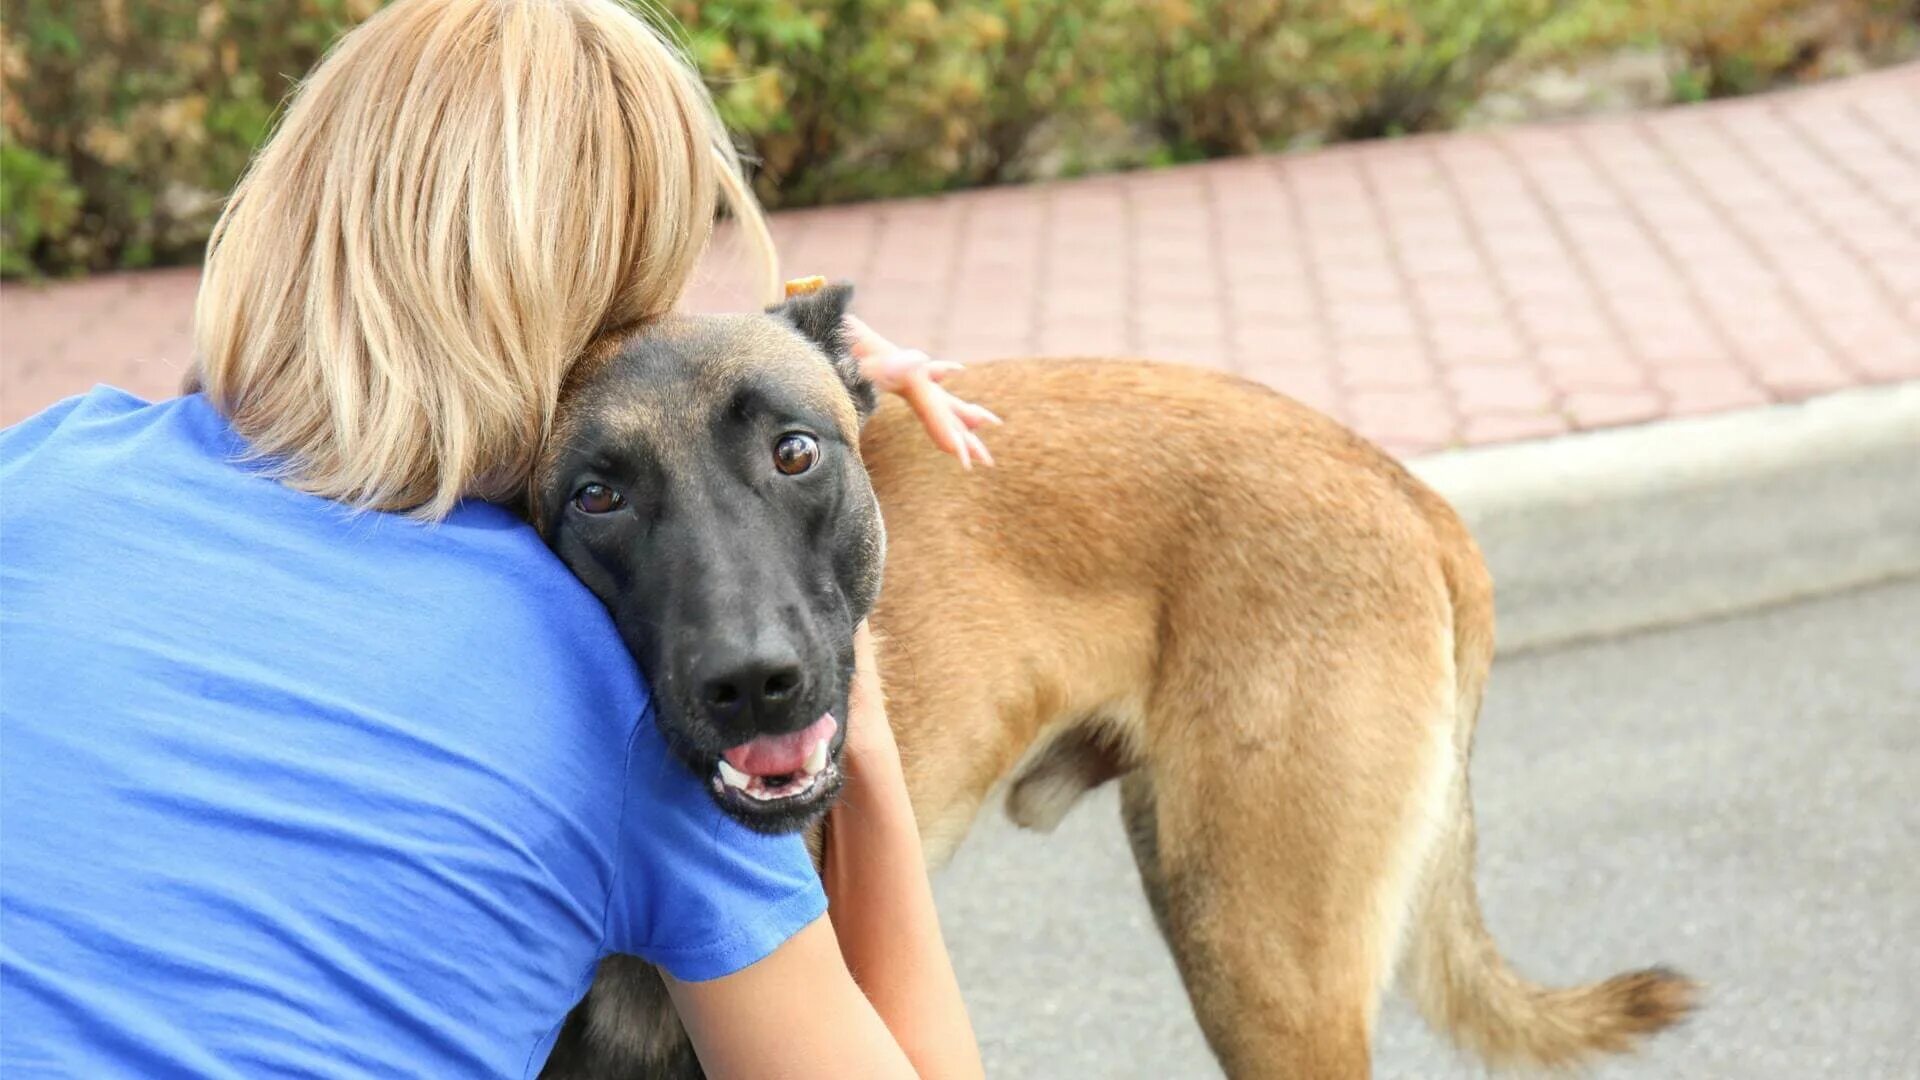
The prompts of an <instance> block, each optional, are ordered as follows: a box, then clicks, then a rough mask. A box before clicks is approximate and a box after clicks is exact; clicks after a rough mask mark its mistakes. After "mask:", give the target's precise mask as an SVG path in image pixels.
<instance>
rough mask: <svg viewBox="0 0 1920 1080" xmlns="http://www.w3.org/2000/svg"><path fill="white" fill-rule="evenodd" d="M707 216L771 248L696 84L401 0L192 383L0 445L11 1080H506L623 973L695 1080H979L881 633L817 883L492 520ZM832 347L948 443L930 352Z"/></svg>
mask: <svg viewBox="0 0 1920 1080" xmlns="http://www.w3.org/2000/svg"><path fill="white" fill-rule="evenodd" d="M722 194H724V195H725V196H726V197H727V198H728V200H729V201H730V202H731V204H732V207H733V210H734V212H735V214H736V216H737V217H738V218H739V219H740V220H741V223H742V225H743V227H744V231H745V232H746V234H747V235H748V236H749V237H752V238H756V239H758V240H759V241H760V243H761V246H762V247H763V248H764V246H765V239H766V233H765V229H764V225H763V224H762V222H761V218H760V216H759V213H758V211H757V209H756V208H755V207H754V206H753V203H752V200H751V198H750V197H749V196H748V195H747V194H746V191H745V189H744V187H743V186H742V185H741V182H740V179H739V177H738V174H737V172H736V168H735V163H734V161H733V158H732V156H731V153H730V151H729V150H728V145H727V142H726V139H725V135H724V132H723V131H722V130H721V129H720V126H719V124H718V122H717V120H716V119H715V116H714V113H713V111H712V106H711V103H710V102H709V101H708V99H707V97H706V96H705V93H704V91H703V90H702V88H701V86H700V83H699V81H698V79H697V77H696V76H695V75H694V74H693V73H692V72H690V71H689V70H688V69H687V68H686V67H685V66H684V65H683V63H682V62H681V61H680V59H679V58H678V57H677V56H676V55H675V54H674V53H673V52H672V50H670V49H669V48H667V47H665V46H664V45H663V44H662V43H661V41H660V40H659V39H658V38H657V37H656V36H655V35H654V34H653V33H652V32H650V31H649V30H648V29H647V28H646V26H645V25H644V24H643V23H641V22H640V21H639V20H637V19H636V18H635V17H634V16H633V15H632V14H630V13H629V12H628V11H627V10H626V9H624V8H623V7H621V6H619V5H618V4H617V3H615V2H613V0H399V2H398V3H395V4H394V5H392V6H391V7H389V8H387V9H386V10H385V11H383V12H381V13H380V14H378V15H376V16H375V17H374V18H372V19H371V20H369V21H368V22H367V23H366V24H365V25H363V26H362V27H360V28H359V29H358V30H356V31H354V32H353V33H351V34H349V35H347V37H346V38H345V39H343V40H342V41H341V43H340V44H339V45H338V46H337V47H336V49H335V50H334V52H333V53H332V54H331V55H330V56H329V57H328V59H327V60H326V61H325V62H323V63H322V64H321V66H320V67H319V69H318V70H316V71H315V72H314V74H313V75H312V77H311V78H310V79H309V80H308V81H307V82H306V84H305V85H304V86H303V87H302V88H301V90H300V92H299V93H298V95H297V96H296V97H295V99H294V101H293V103H292V105H291V107H290V109H289V111H288V113H287V115H286V117H285V120H284V123H283V124H282V125H281V127H280V129H279V130H278V132H277V133H276V135H275V136H274V137H273V139H272V141H271V142H270V143H269V144H268V145H267V146H266V147H265V148H263V149H262V151H261V152H260V154H259V156H258V158H257V159H256V160H255V162H254V164H253V166H252V168H251V169H250V171H249V173H248V175H247V177H246V178H245V179H244V180H243V181H242V182H241V184H240V185H239V187H238V189H237V190H236V192H235V193H234V197H233V200H232V202H231V204H230V205H229V207H228V209H227V211H226V214H225V216H224V217H223V218H222V220H221V222H220V225H219V227H218V229H217V231H216V234H215V237H214V239H213V242H212V245H211V247H210V249H209V252H208V257H207V265H206V272H205V278H204V282H203V285H202V291H201V296H200V302H199V309H198V312H197V324H198V329H197V333H198V336H199V351H200V357H199V364H200V366H199V370H198V371H197V373H196V376H197V379H198V382H199V384H200V385H201V386H203V387H204V392H203V393H197V394H189V395H187V396H185V397H182V398H180V399H177V400H174V401H170V402H164V403H160V404H152V405H149V404H147V403H144V402H141V401H138V400H135V399H133V398H131V397H129V396H127V395H124V394H120V393H118V392H115V391H110V390H104V389H103V390H96V391H95V392H94V393H92V394H90V395H88V396H86V397H84V398H77V399H73V400H69V401H66V402H63V403H61V404H59V405H56V406H54V407H53V408H52V409H49V410H48V411H47V412H45V413H42V414H41V415H39V416H37V417H35V418H33V419H31V420H29V421H27V422H25V423H23V424H21V425H19V426H17V427H15V428H13V429H10V430H8V431H6V432H5V433H4V434H0V484H4V486H5V490H6V498H5V500H4V509H0V531H3V532H4V535H5V554H4V559H3V560H0V591H3V592H4V596H5V605H4V612H3V613H0V655H3V656H4V663H5V671H4V686H5V689H4V693H3V694H0V739H3V740H4V744H5V758H4V762H5V764H4V769H5V776H4V784H0V830H4V834H3V835H0V918H3V919H4V923H3V924H0V969H3V974H4V980H3V982H0V1014H4V1015H5V1017H6V1023H5V1030H4V1035H3V1036H0V1073H4V1074H5V1075H7V1076H34V1075H43V1074H59V1075H87V1076H165V1075H196V1076H216V1077H218V1076H233V1077H252V1076H267V1075H287V1074H295V1073H304V1074H316V1075H359V1074H371V1073H379V1074H383V1075H390V1074H393V1073H400V1074H404V1075H420V1076H487V1075H501V1076H504V1075H520V1076H525V1075H532V1074H533V1073H535V1072H536V1071H537V1070H538V1069H539V1067H540V1064H541V1062H542V1061H543V1060H544V1059H545V1057H546V1054H547V1051H548V1049H549V1048H550V1047H551V1045H552V1043H553V1039H554V1037H555V1034H556V1033H557V1031H558V1030H559V1027H560V1024H561V1021H562V1019H563V1017H564V1016H565V1014H566V1012H567V1010H568V1008H569V1007H570V1006H571V1005H572V1004H573V1003H574V1002H575V1001H576V1000H577V999H578V998H579V996H580V995H581V993H582V992H583V991H584V990H585V988H586V986H587V983H588V980H589V978H590V977H591V975H592V972H593V970H594V966H595V964H596V963H597V961H598V960H599V959H600V958H601V957H602V956H605V955H607V954H609V953H613V952H626V953H632V954H637V955H639V956H641V957H643V958H646V959H648V960H650V961H652V962H654V963H656V964H658V965H659V966H660V967H662V968H663V969H664V970H665V971H666V972H667V973H668V976H669V982H670V986H671V989H672V992H673V995H674V999H675V1001H676V1003H677V1004H678V1007H679V1009H680V1010H681V1014H682V1017H683V1019H684V1020H685V1021H686V1024H687V1027H688V1029H689V1030H690V1032H691V1033H692V1035H693V1038H694V1041H695V1044H696V1047H697V1049H698V1052H699V1054H700V1056H701V1058H702V1060H703V1062H704V1064H705V1065H706V1066H707V1068H708V1070H709V1071H710V1072H711V1073H713V1074H715V1075H785V1076H813V1075H818V1076H825V1075H834V1076H841V1075H874V1076H885V1075H902V1076H904V1075H910V1074H912V1073H914V1072H918V1073H920V1074H922V1075H943V1076H946V1075H952V1076H962V1075H976V1074H978V1073H979V1071H980V1066H979V1059H978V1053H977V1050H976V1048H975V1046H974V1043H973V1037H972V1033H971V1030H970V1029H969V1027H968V1024H967V1020H966V1015H965V1012H964V1009H963V1008H962V1005H961V1002H960V998H959V995H958V992H957V990H956V988H955V984H954V979H953V972H952V968H951V965H950V963H949V961H948V959H947V957H946V953H945V950H944V947H943V945H942V943H941V940H940V935H939V930H938V926H937V924H936V923H935V921H934V916H933V908H932V902H931V898H930V893H929V890H928V886H927V881H926V878H925V875H924V873H923V871H922V869H921V863H920V852H919V846H918V840H917V837H916V834H915V831H914V828H913V820H912V813H911V810H910V809H909V808H908V806H907V804H906V797H905V790H904V786H903V784H902V781H901V777H900V769H899V761H898V757H897V754H896V752H895V751H894V749H893V747H892V743H891V739H890V736H889V734H888V731H887V727H886V722H885V717H884V713H883V712H882V711H881V709H882V707H881V701H880V698H879V694H878V692H877V684H876V682H875V679H874V676H873V672H872V661H871V650H870V648H868V649H867V650H866V652H865V660H864V667H863V669H862V673H861V676H860V678H859V680H858V693H857V698H856V704H855V706H854V711H855V715H854V716H853V717H851V719H850V724H849V729H850V732H852V733H857V734H858V735H859V736H860V738H859V739H858V740H857V741H856V742H855V743H853V744H852V745H851V746H850V748H849V754H850V758H849V765H850V768H849V772H850V776H851V779H850V784H851V785H853V786H854V789H853V791H851V792H850V794H849V800H848V801H849V802H852V803H856V804H857V805H858V806H859V810H860V812H859V813H858V814H856V815H849V816H846V817H845V818H844V819H836V821H835V823H834V828H833V830H832V837H833V841H832V843H833V849H832V851H830V852H829V855H828V859H827V864H826V873H825V875H824V876H825V893H824V894H823V891H822V885H821V881H820V879H819V877H817V876H816V875H815V873H814V872H813V868H812V865H811V863H810V861H809V859H808V856H807V853H806V851H805V850H804V849H803V847H802V845H801V842H800V841H799V840H798V839H795V838H768V837H762V836H757V835H753V834H751V833H748V832H747V831H745V830H744V829H742V828H741V827H739V826H738V825H736V824H734V823H733V822H731V820H730V819H728V818H726V817H724V816H723V815H721V814H720V813H719V812H718V811H717V810H716V809H715V808H714V806H713V805H712V803H711V801H710V800H709V799H708V798H707V796H706V794H705V793H704V792H703V791H702V790H700V786H699V784H698V783H697V782H696V781H695V780H694V779H693V778H692V777H691V776H690V775H689V774H688V773H687V772H686V770H684V769H682V768H680V767H678V766H677V765H675V764H674V763H673V762H672V761H671V759H669V758H668V757H667V756H666V754H665V748H664V746H663V745H662V744H661V741H660V737H659V735H658V734H657V733H656V732H655V730H654V729H653V726H652V724H651V722H650V720H649V719H647V717H646V692H645V689H644V687H643V686H641V684H640V682H639V679H638V676H637V675H636V674H635V672H634V669H633V665H632V663H631V661H630V659H629V657H628V656H627V655H626V653H625V651H624V650H623V649H622V647H621V645H620V642H619V641H618V639H617V637H616V635H615V633H614V631H613V629H612V627H611V625H610V623H609V620H608V619H607V617H606V616H605V613H604V612H603V611H602V610H601V609H600V608H599V607H598V605H597V604H595V603H594V602H593V600H592V599H591V598H590V596H589V595H588V594H587V593H586V592H585V591H584V589H583V588H581V587H580V586H579V585H578V584H577V583H576V582H574V581H573V579H572V578H570V577H568V576H567V575H566V574H565V573H564V571H563V570H562V569H561V567H560V566H559V564H558V562H557V561H556V560H554V559H553V558H552V557H551V556H550V555H549V554H548V553H547V552H546V551H545V550H544V549H543V548H542V547H541V546H540V544H539V542H538V541H537V539H536V538H535V536H534V535H533V533H532V532H531V531H530V530H529V529H528V528H527V527H525V526H524V525H523V524H521V523H520V522H518V521H517V520H516V519H514V518H513V517H512V516H511V515H510V514H509V513H508V512H507V511H506V510H504V509H502V508H501V507H500V506H498V505H496V504H495V503H496V502H497V501H500V500H506V499H508V498H510V497H511V496H513V495H514V494H515V493H516V492H517V491H519V490H520V488H521V487H522V486H523V485H524V483H525V480H526V473H527V470H528V467H529V463H530V462H531V461H532V460H533V458H534V455H535V454H536V453H537V451H538V448H539V445H540V442H541V440H542V439H543V438H544V437H545V436H546V433H547V429H548V424H549V421H550V418H551V417H552V414H553V410H554V403H555V400H556V398H557V396H558V394H559V390H560V386H561V383H562V381H563V380H564V378H565V377H566V372H567V367H568V364H569V363H570V362H571V361H572V360H573V359H574V358H576V357H578V356H579V355H581V354H582V353H583V352H584V351H585V350H586V348H587V347H588V345H589V343H590V342H591V341H592V340H593V339H595V338H596V337H598V336H600V335H602V334H606V333H609V332H614V331H616V330H618V329H620V328H621V327H625V326H630V325H632V324H635V323H639V322H642V321H644V320H647V319H649V318H652V317H655V316H658V315H660V314H661V313H663V312H665V311H667V310H668V309H669V308H670V307H672V305H673V304H674V303H675V301H676V299H677V298H678V297H679V295H680V293H681V291H682V288H683V287H684V285H685V283H686V281H687V278H688V276H689V274H690V272H691V270H692V268H693V265H694V262H695V260H696V258H697V257H698V255H699V254H700V252H701V250H702V248H703V246H704V244H705V242H706V240H707V237H708V233H709V230H710V226H711V221H712V216H713V213H714V211H715V208H716V202H717V200H718V199H719V198H720V196H721V195H722ZM770 263H771V260H770V259H769V267H768V279H769V281H772V280H774V275H773V274H772V267H771V265H770ZM861 343H862V351H863V353H864V354H865V356H866V361H867V362H868V363H869V364H870V366H871V368H872V370H873V371H874V372H875V373H876V374H878V375H880V376H882V377H883V378H884V379H886V380H887V381H888V383H889V385H890V386H891V387H893V388H895V389H898V390H901V391H902V392H905V393H908V394H909V396H910V397H911V398H912V400H913V401H914V402H915V404H916V405H917V406H918V407H919V408H920V409H921V411H922V415H923V417H924V418H925V419H926V420H927V422H928V424H929V428H930V430H932V431H933V432H934V434H935V436H936V437H937V438H939V439H940V440H942V442H943V444H944V445H948V446H949V447H950V448H953V449H955V450H956V451H957V452H959V453H961V454H963V455H965V454H967V453H968V452H969V450H971V451H972V452H973V453H978V452H980V451H981V450H983V448H982V447H980V446H979V445H978V443H977V441H975V440H974V439H973V436H972V435H971V434H970V433H969V432H968V430H967V429H968V427H969V425H976V424H978V423H980V422H983V421H984V420H986V419H987V417H986V416H985V414H984V413H982V412H980V411H978V410H975V409H971V408H969V407H967V406H965V405H964V403H959V402H956V401H954V400H953V399H951V398H948V397H946V396H945V395H944V393H943V392H941V391H940V390H939V389H938V387H937V386H936V385H934V383H935V380H936V379H937V377H938V374H939V371H940V370H941V369H940V368H938V367H936V366H933V365H930V364H928V363H926V362H924V360H923V359H921V358H917V357H915V356H913V355H909V354H900V353H898V352H896V351H894V350H892V349H891V348H890V347H889V346H887V345H886V343H885V342H884V341H881V340H880V339H878V338H877V336H873V335H871V334H870V333H869V334H867V335H866V336H864V337H863V338H862V342H861ZM488 500H494V501H495V502H489V501H488ZM828 897H831V899H832V908H833V913H834V917H833V919H832V920H829V919H827V918H826V917H824V915H823V912H824V911H825V910H826V908H827V900H828Z"/></svg>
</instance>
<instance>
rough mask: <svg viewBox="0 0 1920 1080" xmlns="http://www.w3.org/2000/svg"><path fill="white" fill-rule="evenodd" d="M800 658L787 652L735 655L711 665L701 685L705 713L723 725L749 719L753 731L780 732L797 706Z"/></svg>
mask: <svg viewBox="0 0 1920 1080" xmlns="http://www.w3.org/2000/svg"><path fill="white" fill-rule="evenodd" d="M801 682H802V680H801V676H800V658H799V657H798V656H795V655H794V654H793V653H792V652H791V651H790V650H785V649H781V650H770V651H767V652H763V653H759V654H755V655H744V656H736V657H733V658H731V659H729V660H726V661H723V662H721V663H717V664H715V665H713V668H712V670H711V671H710V672H709V673H708V674H706V675H705V677H704V678H703V679H702V680H701V683H700V693H701V697H702V700H703V702H704V703H705V705H706V707H707V712H708V714H709V715H711V716H712V717H713V719H714V721H715V722H716V723H719V724H721V725H723V726H734V725H738V724H740V723H741V722H743V721H746V720H749V719H751V720H752V721H753V725H752V726H753V728H754V729H755V731H756V732H767V731H779V730H782V729H784V728H785V727H786V726H788V724H787V722H788V721H789V720H791V719H792V717H791V716H789V714H790V713H792V712H793V709H794V707H795V706H797V705H798V704H799V702H798V699H799V697H800V690H801Z"/></svg>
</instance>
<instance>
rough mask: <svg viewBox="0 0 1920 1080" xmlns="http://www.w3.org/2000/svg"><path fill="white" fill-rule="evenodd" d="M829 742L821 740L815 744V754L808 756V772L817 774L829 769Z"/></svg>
mask: <svg viewBox="0 0 1920 1080" xmlns="http://www.w3.org/2000/svg"><path fill="white" fill-rule="evenodd" d="M827 742H828V740H826V739H821V740H820V741H819V742H817V743H815V744H813V752H812V753H810V754H808V755H807V771H808V772H810V773H817V772H819V771H820V770H822V769H824V768H826V767H827Z"/></svg>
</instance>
